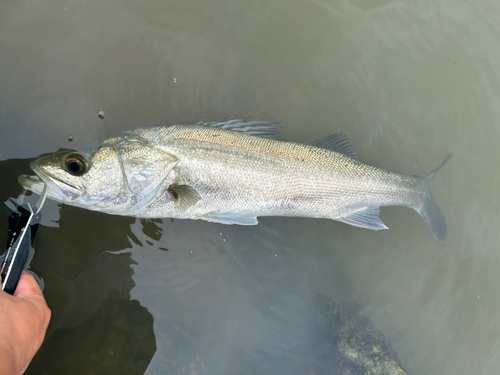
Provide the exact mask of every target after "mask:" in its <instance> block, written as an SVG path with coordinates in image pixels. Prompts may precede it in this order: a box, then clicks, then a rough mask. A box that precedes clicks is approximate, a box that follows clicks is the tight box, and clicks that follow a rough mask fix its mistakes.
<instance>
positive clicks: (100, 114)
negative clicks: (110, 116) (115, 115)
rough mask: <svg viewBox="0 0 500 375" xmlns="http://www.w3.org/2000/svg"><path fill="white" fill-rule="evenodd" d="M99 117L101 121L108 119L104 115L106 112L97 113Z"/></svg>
mask: <svg viewBox="0 0 500 375" xmlns="http://www.w3.org/2000/svg"><path fill="white" fill-rule="evenodd" d="M97 117H99V118H100V119H103V118H104V117H106V114H105V113H104V111H99V112H97Z"/></svg>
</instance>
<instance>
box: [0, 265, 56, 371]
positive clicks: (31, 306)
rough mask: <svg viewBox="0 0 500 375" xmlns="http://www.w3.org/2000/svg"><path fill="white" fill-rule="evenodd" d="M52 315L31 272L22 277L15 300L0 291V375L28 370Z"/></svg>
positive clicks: (23, 274)
mask: <svg viewBox="0 0 500 375" xmlns="http://www.w3.org/2000/svg"><path fill="white" fill-rule="evenodd" d="M0 282H1V279H0ZM50 314H51V313H50V309H49V307H48V306H47V303H46V302H45V298H44V297H43V294H42V291H41V290H40V287H39V286H38V283H37V282H36V280H35V278H34V277H33V275H31V274H29V273H28V272H25V271H23V273H22V274H21V278H20V279H19V283H18V284H17V288H16V291H15V292H14V295H13V296H11V295H10V294H7V293H5V292H4V291H1V290H0V374H5V375H18V374H22V373H23V372H24V371H25V370H26V369H27V368H28V365H29V363H30V361H31V360H32V359H33V357H34V355H35V353H36V352H37V350H38V349H39V348H40V346H41V345H42V342H43V339H44V337H45V332H46V331H47V327H48V325H49V320H50Z"/></svg>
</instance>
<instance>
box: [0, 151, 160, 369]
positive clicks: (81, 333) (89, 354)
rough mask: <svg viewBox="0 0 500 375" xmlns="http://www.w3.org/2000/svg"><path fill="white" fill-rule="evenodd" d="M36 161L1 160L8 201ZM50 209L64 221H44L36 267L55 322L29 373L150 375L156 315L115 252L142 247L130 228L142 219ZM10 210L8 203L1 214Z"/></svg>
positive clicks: (1, 195)
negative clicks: (136, 295)
mask: <svg viewBox="0 0 500 375" xmlns="http://www.w3.org/2000/svg"><path fill="white" fill-rule="evenodd" d="M30 161H31V159H30V160H7V161H1V162H0V175H1V176H2V184H1V185H0V199H1V200H2V201H6V200H7V199H8V198H9V197H16V196H17V195H18V194H19V193H20V192H21V191H22V188H21V187H20V186H19V184H18V183H17V176H19V175H20V174H22V173H26V174H31V173H32V172H31V171H30V168H29V162H30ZM46 207H47V208H44V211H43V212H45V210H48V211H50V210H58V211H59V215H60V219H59V220H58V225H56V226H55V227H49V226H43V222H42V226H41V227H40V230H39V231H38V233H37V237H36V238H35V242H34V244H33V245H34V247H35V249H36V251H35V255H34V257H33V260H32V261H31V269H32V270H34V271H35V272H36V273H37V274H38V275H40V276H41V277H42V278H43V280H44V283H45V288H44V295H45V298H46V300H47V303H48V305H49V307H50V308H51V310H52V319H51V322H50V325H49V329H48V331H47V336H46V339H45V342H44V344H43V345H42V347H41V349H40V350H39V352H38V353H37V355H36V356H35V358H34V359H33V361H32V363H31V365H30V367H29V368H28V370H27V372H26V373H27V374H70V373H71V374H101V373H106V374H115V373H116V374H142V373H144V372H145V371H146V368H147V366H148V364H149V362H150V361H151V358H152V357H153V355H154V353H155V352H156V341H155V335H154V332H153V316H152V315H151V314H150V313H149V312H148V310H147V309H146V308H144V307H142V306H141V305H140V304H139V302H138V301H134V300H130V290H132V288H133V287H134V286H135V284H134V282H133V280H132V275H133V270H132V268H131V267H130V265H132V264H134V261H133V260H132V259H131V257H130V254H129V253H121V254H113V252H115V251H119V250H123V249H127V248H130V247H131V244H130V241H134V242H136V243H137V244H140V243H139V240H138V239H137V238H136V237H135V236H134V235H133V234H132V232H131V230H130V224H131V223H134V222H135V219H133V218H127V217H117V216H109V215H104V214H100V213H96V212H91V211H86V210H81V209H76V208H73V207H70V206H66V205H62V206H60V207H58V205H57V204H55V203H54V202H48V204H47V206H46ZM9 214H10V210H9V209H8V208H7V207H6V206H5V205H2V207H1V208H0V215H1V217H5V218H7V217H8V215H9ZM49 214H50V213H49ZM49 216H50V215H49ZM52 216H54V215H52ZM6 233H7V222H6V221H5V230H4V231H0V243H5V242H6ZM4 237H5V238H4Z"/></svg>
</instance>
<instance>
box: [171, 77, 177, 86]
mask: <svg viewBox="0 0 500 375" xmlns="http://www.w3.org/2000/svg"><path fill="white" fill-rule="evenodd" d="M172 81H173V82H174V85H175V84H176V83H177V78H175V77H174V78H172Z"/></svg>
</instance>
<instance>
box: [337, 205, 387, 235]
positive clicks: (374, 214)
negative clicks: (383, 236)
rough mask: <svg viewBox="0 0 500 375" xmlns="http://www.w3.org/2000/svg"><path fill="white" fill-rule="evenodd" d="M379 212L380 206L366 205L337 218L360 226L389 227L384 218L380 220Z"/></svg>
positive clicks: (374, 228)
mask: <svg viewBox="0 0 500 375" xmlns="http://www.w3.org/2000/svg"><path fill="white" fill-rule="evenodd" d="M379 214H380V207H366V208H363V209H361V210H358V211H356V212H354V213H352V214H350V215H349V216H346V217H342V218H340V219H335V220H338V221H341V222H343V223H346V224H349V225H353V226H355V227H360V228H366V229H373V230H381V229H389V228H387V227H386V225H385V224H384V223H383V222H382V220H380V218H379V217H378V215H379Z"/></svg>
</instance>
